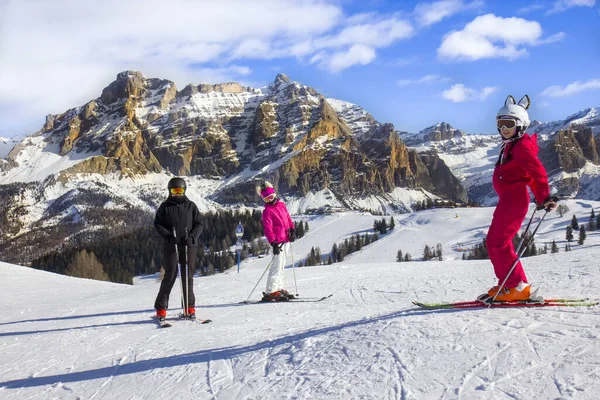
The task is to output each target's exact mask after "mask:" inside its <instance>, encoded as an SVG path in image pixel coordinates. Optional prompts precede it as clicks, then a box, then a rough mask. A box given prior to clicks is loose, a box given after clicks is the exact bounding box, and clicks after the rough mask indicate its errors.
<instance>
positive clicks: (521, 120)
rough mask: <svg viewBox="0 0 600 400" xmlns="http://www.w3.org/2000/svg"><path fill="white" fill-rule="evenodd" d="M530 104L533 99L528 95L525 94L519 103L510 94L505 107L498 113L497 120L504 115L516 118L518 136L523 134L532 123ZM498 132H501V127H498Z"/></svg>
mask: <svg viewBox="0 0 600 400" xmlns="http://www.w3.org/2000/svg"><path fill="white" fill-rule="evenodd" d="M530 104H531V101H530V100H529V96H527V95H525V96H523V97H522V98H521V100H519V102H518V103H517V102H516V101H515V98H514V97H512V96H511V95H508V97H507V98H506V101H505V102H504V107H502V108H501V109H500V110H499V111H498V113H497V114H496V120H499V119H502V117H510V118H514V119H515V120H517V136H521V135H522V134H523V133H525V130H526V129H527V127H529V124H530V123H531V122H530V121H529V114H528V113H527V109H528V108H529V105H530ZM498 132H500V128H498Z"/></svg>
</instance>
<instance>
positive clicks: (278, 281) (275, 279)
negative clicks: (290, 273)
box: [265, 243, 290, 294]
mask: <svg viewBox="0 0 600 400" xmlns="http://www.w3.org/2000/svg"><path fill="white" fill-rule="evenodd" d="M288 251H290V244H289V243H284V244H283V246H282V249H281V252H279V254H278V255H276V256H275V257H273V261H272V262H271V268H270V269H269V276H268V277H267V288H266V289H265V293H267V294H269V293H273V292H276V291H278V290H280V289H285V288H284V285H285V280H284V274H283V271H284V268H285V261H286V258H287V254H286V253H287V252H288Z"/></svg>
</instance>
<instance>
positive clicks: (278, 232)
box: [257, 181, 296, 301]
mask: <svg viewBox="0 0 600 400" xmlns="http://www.w3.org/2000/svg"><path fill="white" fill-rule="evenodd" d="M257 191H258V192H259V193H260V196H261V197H262V199H263V200H264V202H265V209H264V210H263V213H262V221H263V227H264V230H265V236H266V238H267V240H268V241H269V244H270V245H271V246H272V247H273V260H272V261H271V268H270V270H269V276H268V278H267V287H266V289H265V292H264V293H263V298H262V301H286V300H289V299H291V298H293V297H294V296H293V295H292V294H290V293H289V292H288V291H287V290H285V289H283V285H284V282H283V278H284V268H285V264H286V253H287V251H288V250H289V248H290V245H289V242H293V241H294V240H295V237H296V236H295V235H296V232H295V228H294V223H293V222H292V217H291V216H290V213H289V212H288V210H287V207H286V206H285V203H284V202H283V201H281V200H280V199H278V198H277V195H276V193H275V189H273V185H271V183H269V182H267V181H265V182H264V184H263V185H262V186H260V187H259V188H258V189H257Z"/></svg>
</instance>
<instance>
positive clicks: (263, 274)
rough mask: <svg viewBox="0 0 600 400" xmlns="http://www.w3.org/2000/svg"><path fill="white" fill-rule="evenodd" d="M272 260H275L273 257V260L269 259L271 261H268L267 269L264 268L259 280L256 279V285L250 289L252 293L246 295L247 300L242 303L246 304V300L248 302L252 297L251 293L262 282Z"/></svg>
mask: <svg viewBox="0 0 600 400" xmlns="http://www.w3.org/2000/svg"><path fill="white" fill-rule="evenodd" d="M274 259H275V255H273V258H271V261H269V263H268V264H267V268H265V271H264V272H263V273H262V275H261V276H260V278H258V282H256V285H254V287H253V288H252V291H251V292H250V294H249V295H248V298H247V299H246V300H245V301H243V302H242V303H247V302H248V300H250V297H251V296H252V293H254V290H255V289H256V287H257V286H258V284H259V283H260V281H262V278H263V276H265V274H266V273H267V270H268V269H269V267H270V266H271V264H272V263H273V260H274Z"/></svg>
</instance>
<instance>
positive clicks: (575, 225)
mask: <svg viewBox="0 0 600 400" xmlns="http://www.w3.org/2000/svg"><path fill="white" fill-rule="evenodd" d="M571 228H573V230H574V231H576V230H577V229H579V223H578V222H577V217H576V216H575V215H573V218H571Z"/></svg>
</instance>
